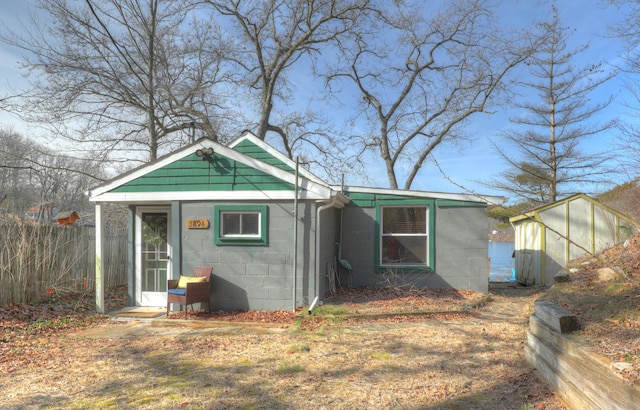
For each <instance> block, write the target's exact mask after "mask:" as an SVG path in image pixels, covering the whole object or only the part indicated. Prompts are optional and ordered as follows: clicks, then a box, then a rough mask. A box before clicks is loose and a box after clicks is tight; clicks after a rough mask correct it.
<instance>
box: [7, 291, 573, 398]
mask: <svg viewBox="0 0 640 410" xmlns="http://www.w3.org/2000/svg"><path fill="white" fill-rule="evenodd" d="M353 291H355V290H353ZM363 291H364V292H365V293H366V292H367V291H372V290H363ZM539 292H540V289H532V288H511V287H508V286H505V285H503V286H501V287H496V288H494V289H492V291H491V300H490V301H487V300H484V299H481V298H480V299H479V298H478V297H479V295H477V294H475V295H473V294H467V295H464V294H462V293H459V292H458V293H454V294H444V295H441V297H440V296H438V297H436V296H434V295H420V294H410V295H396V297H395V298H393V297H390V295H389V294H387V293H385V292H382V293H381V294H380V295H378V299H377V300H373V301H372V300H371V295H368V298H363V299H362V300H358V299H357V298H355V296H356V294H353V295H351V299H349V301H345V300H342V301H341V303H328V304H326V305H324V306H323V307H322V308H323V309H324V312H320V313H323V315H324V316H322V317H319V316H315V315H312V316H308V315H306V314H305V315H303V318H302V319H301V318H299V317H294V318H293V320H292V321H291V323H288V322H287V323H279V324H278V323H275V324H273V323H270V324H269V325H265V326H263V327H261V326H254V325H251V326H249V325H243V323H242V321H241V320H238V317H239V316H238V315H236V320H235V322H233V321H232V322H228V323H227V324H225V325H216V326H214V327H181V326H178V327H176V326H171V327H158V326H154V325H152V323H149V322H146V323H142V322H124V323H123V322H113V321H104V320H97V319H96V320H87V321H86V322H84V323H83V324H82V326H72V325H71V324H64V323H59V322H56V321H55V320H53V319H51V321H49V322H41V323H47V325H46V326H45V325H44V324H43V325H41V326H38V327H36V328H35V329H34V328H33V326H32V327H31V328H30V329H33V330H32V331H31V333H28V332H27V333H22V334H21V333H19V332H18V333H16V332H13V333H11V332H8V331H7V327H6V326H7V324H8V323H9V322H8V321H9V318H8V315H7V314H5V315H4V317H3V315H2V314H1V313H0V323H4V326H5V327H4V338H3V339H2V343H0V349H2V351H1V352H0V353H2V356H1V358H0V389H1V390H2V392H3V396H4V397H3V408H11V409H25V408H26V409H29V408H38V409H40V408H52V409H62V408H64V409H69V408H71V409H73V408H83V409H84V408H105V409H115V408H141V409H158V408H162V409H172V408H175V409H178V408H186V409H201V408H204V409H229V408H234V409H235V408H243V409H311V408H313V409H323V408H326V409H329V408H331V409H352V408H368V409H496V408H500V409H525V408H526V409H529V408H536V409H562V408H563V407H562V405H561V404H560V403H559V402H558V401H557V400H556V399H555V397H554V395H553V394H552V393H551V392H550V391H549V389H548V388H547V386H546V385H545V384H544V383H543V382H541V381H540V380H539V379H538V378H537V376H536V373H535V371H534V370H532V369H531V368H530V367H529V366H528V365H527V364H526V363H525V361H524V356H523V346H524V341H525V332H526V328H527V321H528V316H529V315H530V313H531V311H532V304H533V301H534V299H535V298H536V297H537V296H538V294H539ZM360 293H363V292H360ZM343 296H344V295H343ZM478 302H479V303H478ZM407 305H410V306H413V307H412V309H413V310H414V311H422V312H423V313H424V312H426V311H427V310H431V311H439V312H446V313H440V314H420V315H403V314H401V313H400V314H396V313H397V312H396V311H394V309H400V310H402V307H406V306H407ZM385 309H387V310H388V309H391V310H392V311H391V312H387V313H391V314H388V315H381V316H368V317H367V316H365V317H364V318H363V317H360V318H357V317H351V316H348V315H347V316H345V314H350V313H351V312H353V311H354V310H356V311H358V312H364V313H372V312H380V311H384V310H385ZM281 316H286V315H284V314H282V313H281ZM3 318H4V321H2V320H3ZM263 319H264V318H263ZM257 320H258V319H257ZM282 320H284V319H282ZM287 320H289V319H287ZM174 322H178V320H175V321H174ZM191 323H194V322H191ZM254 323H255V322H254ZM27 328H28V329H29V327H27ZM47 329H48V330H47ZM0 330H2V328H0ZM0 337H1V336H0Z"/></svg>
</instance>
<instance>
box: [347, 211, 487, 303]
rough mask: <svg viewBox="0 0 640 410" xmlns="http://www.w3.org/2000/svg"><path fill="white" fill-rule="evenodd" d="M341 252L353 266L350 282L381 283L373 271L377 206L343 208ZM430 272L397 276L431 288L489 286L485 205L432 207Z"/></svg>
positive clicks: (382, 279) (482, 288)
mask: <svg viewBox="0 0 640 410" xmlns="http://www.w3.org/2000/svg"><path fill="white" fill-rule="evenodd" d="M344 212H345V213H344V218H343V243H344V246H343V249H342V256H343V257H344V258H346V259H348V260H349V262H351V265H352V266H353V274H352V282H353V286H372V287H379V286H384V285H385V284H386V283H387V282H386V281H385V277H384V275H383V274H380V273H376V261H375V246H376V238H375V227H376V220H375V218H376V209H375V208H364V207H363V208H360V207H347V208H345V210H344ZM430 212H431V214H430V217H431V218H435V223H436V229H435V238H430V240H435V253H436V254H435V272H434V273H414V274H403V275H402V277H401V278H399V279H400V280H401V281H403V282H405V283H412V284H415V285H416V286H424V287H431V288H456V289H465V290H466V289H469V290H474V291H478V292H482V293H487V292H488V290H489V268H488V252H489V250H488V246H489V245H488V241H487V229H488V228H487V224H488V220H487V214H486V208H484V207H436V209H432V210H430Z"/></svg>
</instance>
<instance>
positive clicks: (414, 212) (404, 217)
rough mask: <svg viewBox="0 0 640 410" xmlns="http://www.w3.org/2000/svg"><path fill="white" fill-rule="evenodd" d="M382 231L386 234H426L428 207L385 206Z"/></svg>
mask: <svg viewBox="0 0 640 410" xmlns="http://www.w3.org/2000/svg"><path fill="white" fill-rule="evenodd" d="M382 232H383V233H385V234H390V233H395V234H426V233H427V208H426V207H424V206H419V207H410V208H401V207H386V208H383V210H382Z"/></svg>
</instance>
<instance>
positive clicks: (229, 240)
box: [213, 204, 269, 246]
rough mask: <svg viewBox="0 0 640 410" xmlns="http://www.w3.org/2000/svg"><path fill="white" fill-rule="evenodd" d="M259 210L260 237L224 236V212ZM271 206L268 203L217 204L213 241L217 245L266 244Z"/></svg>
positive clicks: (267, 241) (214, 208)
mask: <svg viewBox="0 0 640 410" xmlns="http://www.w3.org/2000/svg"><path fill="white" fill-rule="evenodd" d="M228 211H231V212H240V213H242V212H259V213H260V236H259V237H254V236H251V237H242V236H238V237H224V236H223V235H222V233H221V232H220V230H221V228H222V214H223V213H224V212H228ZM268 221H269V207H268V206H267V205H240V204H239V205H216V206H214V207H213V242H214V243H215V244H216V245H217V246H266V245H267V244H268V243H269V222H268Z"/></svg>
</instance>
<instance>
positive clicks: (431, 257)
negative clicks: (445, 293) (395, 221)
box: [374, 198, 436, 273]
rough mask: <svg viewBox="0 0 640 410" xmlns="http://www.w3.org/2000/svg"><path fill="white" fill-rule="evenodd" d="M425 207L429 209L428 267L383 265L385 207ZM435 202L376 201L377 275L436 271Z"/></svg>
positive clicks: (412, 200) (375, 250) (414, 200)
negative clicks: (383, 211) (382, 247)
mask: <svg viewBox="0 0 640 410" xmlns="http://www.w3.org/2000/svg"><path fill="white" fill-rule="evenodd" d="M412 206H421V207H422V206H424V207H426V208H427V252H428V255H427V259H428V260H427V264H426V265H383V264H382V263H381V241H382V239H381V238H382V235H381V219H382V208H383V207H412ZM435 227H436V224H435V201H434V200H424V199H422V200H421V199H415V198H414V199H411V200H406V199H403V200H398V199H396V200H379V201H376V220H375V240H374V243H375V249H374V257H375V269H376V273H384V272H388V271H393V272H395V273H432V272H433V271H434V269H435V253H436V252H435V238H436V237H435V231H436V228H435Z"/></svg>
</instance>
